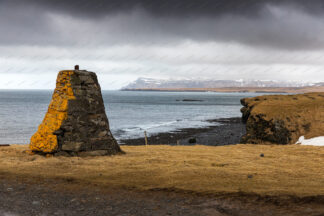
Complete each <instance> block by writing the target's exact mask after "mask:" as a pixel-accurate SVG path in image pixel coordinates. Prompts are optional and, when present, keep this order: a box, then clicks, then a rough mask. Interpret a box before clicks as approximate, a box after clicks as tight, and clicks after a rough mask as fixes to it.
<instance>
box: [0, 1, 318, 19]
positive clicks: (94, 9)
mask: <svg viewBox="0 0 324 216" xmlns="http://www.w3.org/2000/svg"><path fill="white" fill-rule="evenodd" d="M2 2H7V3H9V2H10V4H12V5H24V6H25V5H35V6H41V7H43V8H44V9H47V10H57V11H62V12H66V13H72V14H74V15H80V16H89V17H100V16H104V15H107V14H110V13H116V12H125V11H130V10H132V9H134V8H142V9H144V10H145V11H147V12H148V13H150V14H151V15H152V16H177V17H187V16H218V15H223V14H234V15H245V16H255V15H258V14H259V12H260V9H262V7H263V6H264V5H265V4H274V5H295V6H296V7H299V8H300V9H302V10H305V11H308V12H311V13H317V12H322V11H323V9H324V1H323V0H310V1H307V0H93V1H89V0H2Z"/></svg>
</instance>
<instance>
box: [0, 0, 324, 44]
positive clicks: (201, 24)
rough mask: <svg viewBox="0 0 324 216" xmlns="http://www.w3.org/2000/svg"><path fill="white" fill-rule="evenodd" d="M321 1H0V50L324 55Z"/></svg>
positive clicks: (323, 3)
mask: <svg viewBox="0 0 324 216" xmlns="http://www.w3.org/2000/svg"><path fill="white" fill-rule="evenodd" d="M323 5H324V1H323V0H310V1H306V0H241V1H239V0H163V1H162V0H161V1H158V0H93V1H89V0H0V26H1V31H2V32H4V33H2V34H0V44H2V45H10V44H27V45H28V44H32V45H55V46H60V45H63V46H66V45H71V44H75V45H78V44H82V45H91V44H92V45H94V46H98V45H111V44H123V43H133V44H136V43H137V44H143V43H147V42H148V43H150V42H152V43H162V44H163V43H169V42H175V43H177V42H179V41H181V40H185V39H190V40H194V41H201V42H205V41H215V42H225V43H227V42H236V43H241V44H247V45H249V46H264V47H271V48H275V49H322V48H324V16H323V12H324V10H323V8H324V6H323Z"/></svg>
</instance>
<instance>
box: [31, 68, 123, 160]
mask: <svg viewBox="0 0 324 216" xmlns="http://www.w3.org/2000/svg"><path fill="white" fill-rule="evenodd" d="M29 147H30V149H31V151H33V152H36V153H42V154H54V155H66V156H98V155H112V154H117V153H121V152H122V150H121V149H120V147H119V145H118V143H117V141H116V140H115V138H114V137H113V135H112V134H111V132H110V130H109V123H108V119H107V116H106V113H105V107H104V103H103V99H102V95H101V89H100V86H99V83H98V80H97V76H96V74H95V73H93V72H89V71H85V70H79V66H78V65H77V66H75V70H64V71H60V72H59V74H58V76H57V80H56V88H55V90H54V93H53V96H52V101H51V102H50V105H49V107H48V111H47V113H46V115H45V118H44V120H43V122H42V123H41V124H40V125H39V127H38V131H37V132H36V133H35V134H34V135H33V136H32V137H31V141H30V145H29Z"/></svg>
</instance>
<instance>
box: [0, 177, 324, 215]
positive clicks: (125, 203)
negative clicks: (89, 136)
mask: <svg viewBox="0 0 324 216" xmlns="http://www.w3.org/2000/svg"><path fill="white" fill-rule="evenodd" d="M70 186H71V187H69V185H68V184H66V183H65V184H64V185H63V183H62V182H44V184H42V185H35V184H31V183H26V182H25V183H22V182H21V181H19V180H12V179H11V180H4V179H2V180H0V215H1V216H29V215H30V216H38V215H39V216H46V215H59V216H60V215H68V216H74V215H78V216H82V215H98V216H101V215H111V216H113V215H124V216H130V215H136V216H137V215H139V216H141V215H143V216H144V215H145V216H146V215H186V216H187V215H188V216H199V215H207V216H208V215H211V216H226V215H244V216H249V215H251V216H252V215H253V216H255V215H296V216H299V215H300V216H301V215H303V216H304V215H310V216H311V215H314V216H315V215H316V216H320V215H324V205H323V203H321V201H318V200H317V201H316V202H313V201H312V200H304V201H297V200H295V201H294V202H292V200H289V199H287V200H286V201H284V200H281V201H278V200H274V199H272V198H262V199H260V198H257V197H241V198H239V197H225V196H223V197H215V196H214V197H213V196H199V195H194V194H186V193H181V192H172V191H144V192H139V191H134V190H126V189H107V190H104V191H103V190H102V189H99V188H95V187H93V186H91V188H81V189H80V188H78V187H75V186H73V185H70ZM68 188H70V189H68Z"/></svg>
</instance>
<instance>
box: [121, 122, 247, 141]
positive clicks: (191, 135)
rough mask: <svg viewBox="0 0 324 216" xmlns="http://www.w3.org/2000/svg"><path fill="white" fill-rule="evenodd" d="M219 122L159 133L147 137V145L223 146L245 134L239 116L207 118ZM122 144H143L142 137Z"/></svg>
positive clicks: (238, 139)
mask: <svg viewBox="0 0 324 216" xmlns="http://www.w3.org/2000/svg"><path fill="white" fill-rule="evenodd" d="M209 122H212V123H219V125H216V126H209V127H204V128H185V129H179V130H177V131H173V132H167V133H159V134H155V135H152V136H149V137H148V144H149V145H161V144H164V145H208V146H224V145H234V144H238V143H240V140H241V137H242V136H243V135H245V132H246V130H245V125H244V124H243V123H242V120H241V118H222V119H214V120H209ZM119 142H120V144H124V145H135V146H136V145H145V140H144V138H136V139H123V140H120V141H119Z"/></svg>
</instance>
